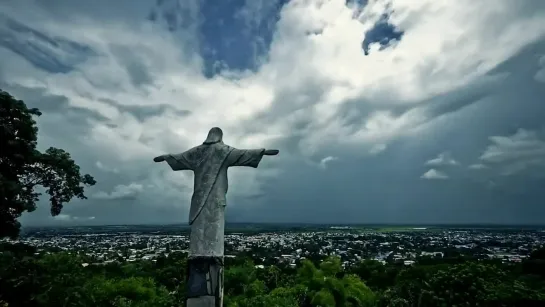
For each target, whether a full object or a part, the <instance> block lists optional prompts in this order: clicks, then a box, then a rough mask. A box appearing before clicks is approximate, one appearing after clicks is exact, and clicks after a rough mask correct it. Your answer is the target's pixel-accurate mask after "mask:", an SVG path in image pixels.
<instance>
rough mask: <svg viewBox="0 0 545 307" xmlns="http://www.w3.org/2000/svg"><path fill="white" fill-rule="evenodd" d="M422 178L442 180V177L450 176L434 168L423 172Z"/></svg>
mask: <svg viewBox="0 0 545 307" xmlns="http://www.w3.org/2000/svg"><path fill="white" fill-rule="evenodd" d="M420 178H422V179H429V180H437V179H440V180H442V179H448V178H449V177H448V176H447V174H445V173H443V172H440V171H438V170H436V169H433V168H432V169H430V170H428V171H427V172H425V173H424V174H422V176H420Z"/></svg>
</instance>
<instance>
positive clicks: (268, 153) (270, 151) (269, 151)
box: [263, 149, 280, 156]
mask: <svg viewBox="0 0 545 307" xmlns="http://www.w3.org/2000/svg"><path fill="white" fill-rule="evenodd" d="M279 152H280V151H279V150H278V149H266V150H265V152H264V153H263V154H264V155H265V156H276V155H277V154H278V153H279Z"/></svg>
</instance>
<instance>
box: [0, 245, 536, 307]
mask: <svg viewBox="0 0 545 307" xmlns="http://www.w3.org/2000/svg"><path fill="white" fill-rule="evenodd" d="M185 269H186V256H185V254H183V253H171V254H169V255H168V257H167V256H166V255H162V256H161V257H159V258H158V259H155V261H153V260H150V261H147V260H140V261H134V262H125V261H122V260H120V261H115V262H111V263H101V264H98V263H94V261H93V259H90V258H88V257H87V256H86V255H85V254H83V253H77V252H67V251H64V252H38V251H37V250H36V249H35V248H34V247H31V246H27V245H21V244H16V245H13V244H7V243H4V244H3V245H2V246H1V254H0V306H9V307H16V306H29V307H30V306H138V307H144V306H157V307H160V306H183V302H184V293H185V273H186V272H185ZM225 306H227V307H234V306H238V307H250V306H251V307H265V306H267V307H274V306H283V307H290V306H323V307H329V306H344V307H355V306H392V307H393V306H545V249H540V250H536V251H534V252H533V253H532V255H531V257H529V258H528V259H526V260H524V261H523V262H521V263H517V264H508V263H502V262H501V261H483V260H480V261H478V260H474V259H468V258H460V257H457V258H429V257H425V258H420V259H419V260H418V261H417V262H416V263H415V264H414V265H412V266H405V265H403V264H398V263H387V264H382V263H380V262H377V261H374V260H364V261H362V262H361V263H359V264H357V265H354V266H352V267H346V268H343V266H342V265H341V261H340V259H338V258H335V257H329V258H326V259H325V260H322V261H317V263H313V262H312V261H309V260H303V261H302V262H301V263H299V264H298V265H297V267H295V268H292V267H289V266H282V265H278V266H267V267H263V268H262V267H259V266H255V265H254V264H253V263H252V260H251V258H250V257H247V256H241V257H237V258H233V259H226V270H225Z"/></svg>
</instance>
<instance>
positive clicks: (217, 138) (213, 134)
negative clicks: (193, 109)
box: [203, 127, 223, 144]
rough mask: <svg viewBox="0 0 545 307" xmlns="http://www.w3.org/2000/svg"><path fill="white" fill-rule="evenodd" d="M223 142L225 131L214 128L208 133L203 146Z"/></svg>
mask: <svg viewBox="0 0 545 307" xmlns="http://www.w3.org/2000/svg"><path fill="white" fill-rule="evenodd" d="M222 140H223V131H221V129H220V128H218V127H214V128H212V129H210V131H209V132H208V136H207V137H206V140H205V141H204V143H203V144H214V143H218V142H221V141H222Z"/></svg>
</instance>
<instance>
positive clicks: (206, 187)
mask: <svg viewBox="0 0 545 307" xmlns="http://www.w3.org/2000/svg"><path fill="white" fill-rule="evenodd" d="M278 152H279V151H278V150H275V149H272V150H266V149H236V148H233V147H231V146H228V145H226V144H224V143H223V132H222V131H221V129H220V128H217V127H214V128H212V129H210V132H209V133H208V137H207V138H206V140H205V141H204V143H203V144H202V145H199V146H197V147H193V148H191V149H189V150H188V151H186V152H183V153H179V154H166V155H161V156H158V157H156V158H154V159H153V161H155V162H163V161H166V162H167V163H168V165H169V166H170V167H171V168H172V170H173V171H182V170H192V171H193V172H194V174H195V181H194V188H193V196H192V197H191V207H190V210H189V225H191V232H190V236H189V258H188V274H189V276H188V296H187V297H188V301H187V306H188V307H192V306H199V307H200V306H222V301H223V255H224V229H225V205H226V194H227V187H228V184H227V168H229V167H232V166H250V167H254V168H257V166H258V165H259V162H260V161H261V159H262V158H263V156H264V155H267V156H274V155H277V154H278Z"/></svg>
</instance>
